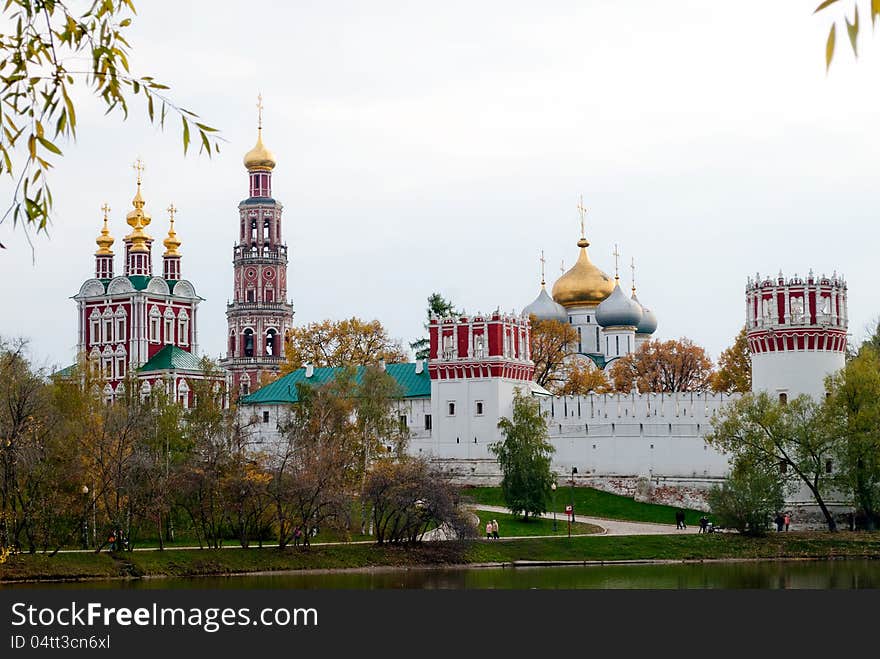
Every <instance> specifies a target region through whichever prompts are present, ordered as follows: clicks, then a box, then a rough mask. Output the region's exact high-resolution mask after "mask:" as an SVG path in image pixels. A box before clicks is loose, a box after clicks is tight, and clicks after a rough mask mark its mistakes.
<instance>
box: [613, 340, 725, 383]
mask: <svg viewBox="0 0 880 659" xmlns="http://www.w3.org/2000/svg"><path fill="white" fill-rule="evenodd" d="M711 375H712V360H711V359H709V356H708V355H707V354H706V351H705V350H704V349H703V348H702V347H700V346H698V345H696V344H695V343H694V342H693V341H691V340H690V339H687V338H683V339H679V340H674V339H673V340H669V341H656V340H654V341H646V342H645V343H643V344H642V345H641V346H639V348H638V350H636V351H635V352H633V353H630V354H629V355H626V356H625V357H621V358H619V359H616V360H615V361H614V363H613V364H612V365H611V371H610V376H611V380H612V382H613V384H614V389H615V390H616V391H623V392H629V391H632V390H633V388H637V389H638V390H639V391H645V392H648V391H650V392H658V393H659V392H667V393H671V392H675V391H699V390H703V389H706V388H707V387H708V386H709V382H710V379H711Z"/></svg>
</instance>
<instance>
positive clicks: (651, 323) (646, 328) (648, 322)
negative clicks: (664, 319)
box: [632, 291, 657, 334]
mask: <svg viewBox="0 0 880 659" xmlns="http://www.w3.org/2000/svg"><path fill="white" fill-rule="evenodd" d="M632 299H633V300H634V301H635V303H636V304H638V305H639V306H640V307H641V308H642V322H640V323H639V324H638V325H637V326H636V333H637V334H653V333H654V332H656V331H657V316H655V315H654V312H653V311H651V310H650V309H648V308H647V307H645V306H644V305H643V304H642V303H641V302H640V301H639V298H637V297H636V292H635V291H633V294H632Z"/></svg>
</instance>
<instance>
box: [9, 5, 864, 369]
mask: <svg viewBox="0 0 880 659" xmlns="http://www.w3.org/2000/svg"><path fill="white" fill-rule="evenodd" d="M815 4H817V0H811V1H810V2H806V1H800V0H786V1H782V0H777V1H774V2H766V1H758V0H753V1H747V2H740V3H736V4H730V3H708V2H704V1H696V0H694V1H686V0H680V1H676V2H662V3H661V2H656V0H653V1H631V2H626V3H621V2H610V1H607V2H597V1H589V2H584V1H579V2H541V3H536V2H511V1H510V0H506V1H503V2H501V1H498V2H494V1H493V2H473V1H470V2H460V1H458V0H448V1H447V2H443V3H430V4H429V3H413V2H402V1H401V2H384V1H379V0H374V1H373V2H370V3H363V2H340V1H337V0H322V1H320V2H317V1H316V2H304V1H303V2H295V3H291V2H260V3H232V2H217V1H215V2H207V1H201V2H190V3H183V2H180V1H173V0H149V1H148V2H144V1H142V2H140V3H138V9H139V12H140V14H139V16H138V17H137V18H136V19H135V21H134V26H133V31H132V33H131V38H130V41H131V43H132V45H133V51H134V55H133V57H132V67H133V70H135V71H136V72H137V73H139V74H141V75H154V76H155V77H156V78H157V79H159V80H161V81H163V82H166V83H167V84H170V85H171V86H172V90H171V94H172V96H173V98H174V99H175V100H177V101H178V102H179V103H180V104H181V105H183V106H185V107H188V108H190V109H192V110H194V111H196V112H198V113H199V114H200V115H201V116H202V118H203V119H204V120H205V121H206V122H207V123H209V124H211V125H214V126H216V127H218V128H220V129H221V130H222V135H223V136H224V138H225V139H226V140H228V143H226V144H224V145H223V147H222V152H221V154H220V155H219V156H216V157H214V158H213V159H208V158H206V157H204V156H197V155H196V154H195V153H191V154H190V155H189V156H187V157H186V158H184V156H183V155H182V149H181V146H180V133H179V129H178V126H179V124H178V123H176V122H171V129H169V130H167V131H166V132H165V133H162V132H160V131H159V130H158V129H155V128H152V127H150V126H149V125H148V124H147V122H146V120H145V118H144V116H143V112H142V111H141V110H140V109H139V108H138V110H137V111H134V112H133V113H132V116H131V117H130V118H129V120H128V121H126V122H124V121H122V119H121V116H113V117H110V118H106V117H104V115H103V111H102V109H101V108H100V106H99V105H98V104H97V103H95V102H94V101H91V100H90V99H89V98H88V96H87V95H86V94H82V93H81V94H80V96H79V98H80V99H81V101H82V107H81V109H80V112H79V121H80V126H79V137H78V141H77V142H76V143H72V144H69V145H67V146H66V147H65V148H64V151H65V157H64V158H63V159H62V161H60V162H59V163H58V166H57V167H56V169H55V171H54V173H53V176H52V179H51V180H52V183H53V187H54V193H55V198H56V219H55V223H54V225H53V226H52V227H51V230H50V232H49V233H50V235H49V237H46V236H40V237H38V238H37V239H36V241H35V253H34V255H33V258H32V253H31V251H30V248H29V247H28V245H27V243H26V241H25V237H24V234H23V233H22V231H21V230H20V229H15V230H13V229H12V227H11V225H10V224H4V225H2V226H0V242H3V243H5V244H6V246H7V248H8V249H6V250H5V251H0V276H2V280H0V281H2V282H3V283H2V291H3V305H2V309H3V311H2V312H0V313H2V315H0V335H4V336H18V335H20V336H26V337H29V338H30V339H31V341H32V344H33V349H34V352H35V353H36V355H37V356H38V357H39V358H40V359H41V361H46V362H47V363H50V364H59V365H65V364H68V363H70V362H71V361H72V360H73V357H74V354H73V353H74V347H75V343H76V314H75V307H74V304H73V302H72V301H71V300H70V299H69V297H70V296H71V295H74V294H75V293H76V292H77V290H78V289H79V286H80V284H81V282H82V281H84V280H85V279H86V278H88V277H91V276H93V273H94V257H93V253H94V251H95V249H96V246H95V243H94V239H95V237H96V236H97V234H98V231H99V229H100V226H101V212H100V210H99V209H100V207H101V205H102V204H103V203H104V202H105V201H107V202H109V204H110V206H111V207H112V209H113V210H112V213H111V215H112V227H111V232H112V234H113V236H114V237H115V238H116V239H117V242H116V245H114V249H115V251H116V253H117V257H116V258H117V260H116V271H117V272H121V270H122V266H123V264H122V259H121V254H122V246H121V238H122V236H123V235H125V234H126V233H127V232H128V227H127V225H125V222H124V216H125V213H126V212H128V210H130V208H131V197H132V196H133V194H134V191H135V186H134V173H133V171H132V169H131V163H132V162H133V161H134V159H135V158H136V157H138V156H140V157H142V158H143V159H144V161H145V163H146V167H147V169H146V171H145V173H144V196H145V198H146V200H147V208H148V210H149V211H151V213H152V215H153V224H152V225H151V226H150V229H149V231H150V233H151V234H152V235H153V237H154V238H155V239H156V243H155V244H154V260H153V267H154V270H156V271H159V272H161V251H162V249H163V248H162V247H161V241H162V239H164V237H165V235H166V233H167V213H166V212H165V211H164V210H163V209H165V208H166V207H167V206H168V204H169V203H170V202H172V201H173V202H174V204H175V205H176V206H177V207H178V209H179V213H178V216H177V219H178V221H177V223H176V224H177V227H176V228H177V231H178V235H179V237H180V238H181V239H182V240H183V247H182V250H181V251H182V253H183V255H184V257H183V276H184V277H185V278H188V279H190V280H191V281H193V283H194V284H195V286H196V291H197V292H198V293H199V294H200V295H201V296H202V297H204V298H206V301H205V302H204V303H203V304H202V305H201V307H200V312H199V314H200V315H199V324H200V329H199V339H200V343H201V346H202V349H203V351H204V352H205V353H207V354H208V355H210V356H212V357H217V356H219V355H220V353H221V352H223V351H224V350H225V341H224V337H225V334H226V318H225V315H224V314H225V304H226V301H227V299H228V298H229V297H230V296H231V294H232V264H231V259H232V245H233V243H234V242H235V239H236V237H237V218H238V212H237V204H238V202H239V201H240V200H241V199H243V198H245V197H246V196H247V176H246V173H245V171H244V169H243V166H242V164H241V158H242V155H243V154H244V153H245V152H246V151H247V150H248V149H250V148H251V147H252V146H253V143H254V141H255V138H256V108H255V103H256V95H257V93H258V92H259V91H262V94H263V99H264V103H265V111H264V126H265V129H264V134H265V142H266V144H267V145H268V146H269V147H270V148H271V149H272V150H273V151H274V153H275V155H276V158H277V160H278V166H277V167H276V169H275V174H274V190H273V191H274V195H275V197H276V198H277V199H278V200H280V201H281V202H282V203H283V204H284V216H283V218H284V219H283V221H284V225H283V233H284V238H285V240H286V242H287V244H288V246H289V247H290V254H291V260H290V266H289V271H288V282H289V295H290V297H291V298H292V300H293V303H294V307H295V309H296V316H295V318H294V321H295V323H296V324H304V323H308V322H311V321H317V320H322V319H324V318H328V317H329V318H334V319H340V318H344V317H350V316H353V315H354V316H359V317H362V318H365V319H372V318H378V319H379V320H380V321H382V323H383V324H384V325H385V326H386V327H387V328H388V330H389V332H390V333H391V335H393V336H394V337H398V338H400V339H402V340H403V341H404V342H405V343H406V342H409V341H411V340H413V339H415V338H417V337H419V336H421V335H422V334H423V329H422V323H423V322H424V315H425V301H426V298H427V296H428V295H429V294H430V293H431V292H433V291H439V292H440V293H442V294H443V295H444V296H446V297H448V298H451V299H452V300H453V301H454V302H455V303H456V304H457V305H458V306H459V307H463V308H465V309H466V310H467V311H469V312H475V311H479V310H484V311H489V310H491V309H494V308H495V307H497V306H500V307H501V308H502V309H505V310H510V309H516V310H520V309H522V307H523V306H525V305H526V304H528V303H529V302H531V300H532V299H533V298H534V297H535V296H536V295H537V293H538V290H539V265H538V255H539V251H540V250H541V249H542V248H543V249H544V250H545V252H546V255H547V261H548V264H547V268H548V281H549V282H550V285H552V282H553V281H555V278H556V277H558V275H559V274H560V273H559V264H560V261H561V260H562V259H565V263H566V267H570V266H571V265H573V263H574V261H575V259H576V257H577V247H576V246H575V242H576V240H577V238H578V234H579V225H578V216H577V212H576V210H575V206H576V203H577V198H578V195H579V194H583V196H584V201H585V204H586V205H587V206H588V207H589V208H590V213H589V215H588V227H587V232H588V238H589V239H590V241H591V243H592V247H591V248H590V255H591V258H592V259H593V261H594V262H595V263H596V264H597V265H599V266H600V267H601V268H602V269H604V270H605V271H606V272H608V273H609V274H611V273H613V269H614V261H613V258H612V256H611V251H612V249H613V244H614V243H615V242H617V243H619V244H620V250H621V253H622V255H623V259H622V261H623V262H624V263H626V264H628V263H629V259H630V257H632V256H634V257H635V258H636V263H637V268H638V269H637V283H638V288H639V297H640V299H641V300H642V302H643V303H644V304H645V305H646V306H649V307H651V308H652V309H654V311H655V312H656V314H657V316H658V319H659V329H658V332H657V334H656V335H655V336H657V337H658V338H677V337H681V336H687V337H690V338H692V339H693V340H695V341H696V342H698V343H700V344H702V345H704V346H705V347H706V348H707V349H708V350H709V352H710V354H711V355H712V357H713V358H716V357H717V356H718V353H719V352H720V351H721V350H723V349H724V348H725V347H726V346H727V345H728V344H729V343H730V342H731V340H732V337H733V336H734V335H735V334H736V332H737V331H738V329H739V327H740V326H741V325H742V323H743V320H744V307H745V304H744V292H743V291H744V286H745V279H746V276H747V275H754V273H755V271H756V270H758V271H760V272H761V273H762V274H763V273H767V272H770V273H776V272H777V271H778V270H779V269H780V268H781V269H782V270H783V271H784V272H785V273H786V274H787V275H791V274H794V273H798V274H801V275H804V274H806V272H807V271H808V270H809V268H811V267H812V268H814V269H815V270H816V272H817V274H818V273H821V272H827V273H828V274H830V273H831V272H832V271H833V270H837V271H838V272H843V273H844V274H845V276H846V278H847V281H848V283H849V308H850V315H851V325H850V331H851V333H852V334H853V337H854V338H856V339H859V338H861V337H862V336H863V334H864V329H865V327H866V325H867V324H868V323H869V322H870V321H871V320H872V319H873V318H875V317H876V316H877V314H878V310H880V289H875V288H874V286H875V285H876V282H877V276H876V269H877V247H876V245H877V243H878V229H877V225H876V221H877V210H876V209H877V208H878V206H880V203H878V202H880V187H878V185H877V174H878V155H880V134H878V131H877V128H876V126H877V123H876V122H877V119H876V118H877V113H878V110H880V87H878V85H877V80H878V75H880V35H878V36H877V37H872V35H871V30H870V25H869V23H870V21H869V20H868V19H867V17H866V16H863V17H862V25H863V28H862V29H863V33H864V34H863V35H862V37H861V38H860V58H859V60H858V61H856V60H855V59H854V58H853V55H852V52H851V50H850V49H849V43H848V41H847V39H846V36H845V30H841V28H840V27H839V28H838V53H837V58H836V61H835V63H834V64H833V66H832V68H831V73H830V74H829V75H828V76H826V75H825V66H824V46H825V37H826V35H827V30H828V27H829V24H830V20H831V18H832V17H833V16H834V14H828V15H827V16H821V15H820V16H813V15H812V13H811V12H812V10H813V9H814V6H815ZM842 4H843V5H846V6H847V7H851V5H852V3H850V2H847V3H842ZM862 4H864V3H862ZM863 9H864V7H863ZM864 13H867V12H864ZM10 190H11V186H10V184H9V181H8V180H7V179H4V180H3V181H2V182H0V197H2V198H3V199H8V198H9V196H10ZM156 248H158V249H156ZM621 275H622V279H623V281H624V283H625V284H626V285H627V286H628V285H629V270H628V268H627V269H626V270H623V268H622V272H621ZM548 288H549V286H548Z"/></svg>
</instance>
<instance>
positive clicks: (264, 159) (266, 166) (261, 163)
mask: <svg viewBox="0 0 880 659" xmlns="http://www.w3.org/2000/svg"><path fill="white" fill-rule="evenodd" d="M244 166H245V168H246V169H247V170H248V171H253V170H265V171H267V172H270V171H272V170H273V169H274V168H275V156H274V155H273V153H272V152H271V151H269V149H267V148H266V145H265V144H263V129H262V127H261V128H258V129H257V144H256V146H254V148H253V149H251V150H250V151H248V152H247V153H246V154H244Z"/></svg>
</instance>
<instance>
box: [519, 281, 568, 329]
mask: <svg viewBox="0 0 880 659" xmlns="http://www.w3.org/2000/svg"><path fill="white" fill-rule="evenodd" d="M531 314H534V315H535V318H537V319H538V320H558V321H560V322H563V323H567V322H568V313H567V312H566V311H565V307H563V306H562V305H561V304H557V303H556V302H554V301H553V298H551V297H550V296H549V295H548V294H547V289H546V288H544V287H543V286H541V292H540V293H538V297H536V298H535V301H534V302H532V303H531V304H530V305H528V306H527V307H526V308H525V309H523V315H524V316H529V315H531Z"/></svg>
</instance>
